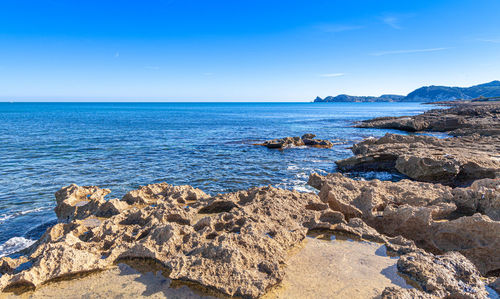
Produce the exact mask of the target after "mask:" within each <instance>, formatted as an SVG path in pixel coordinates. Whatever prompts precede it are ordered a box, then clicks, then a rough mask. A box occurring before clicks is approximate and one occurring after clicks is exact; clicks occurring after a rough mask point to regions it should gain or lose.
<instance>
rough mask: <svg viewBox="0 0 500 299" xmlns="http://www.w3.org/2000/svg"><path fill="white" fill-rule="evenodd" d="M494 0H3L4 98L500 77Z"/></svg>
mask: <svg viewBox="0 0 500 299" xmlns="http://www.w3.org/2000/svg"><path fill="white" fill-rule="evenodd" d="M499 14H500V1H498V0H490V1H483V0H476V1H464V0H454V1H451V0H450V1H448V0H446V1H438V0H435V1H425V0H422V1H401V0H399V1H346V0H343V1H326V0H321V1H319V0H318V1H313V0H309V1H294V0H288V1H270V0H267V1H261V0H252V1H250V0H249V1H245V0H231V1H193V0H183V1H177V0H157V1H153V0H143V1H126V0H122V1H106V0H100V1H94V0H87V1H76V0H75V1H70V0H67V1H62V0H50V1H49V0H37V1H25V0H0V100H1V101H100V100H102V101H310V100H312V99H314V98H315V97H316V96H322V97H323V96H327V95H337V94H340V93H348V94H353V95H380V94H382V93H396V94H407V93H408V92H410V91H412V90H413V89H415V88H418V87H420V86H423V85H453V86H469V85H474V84H478V83H483V82H489V81H492V80H497V79H500V17H499Z"/></svg>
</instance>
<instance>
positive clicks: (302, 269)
mask: <svg viewBox="0 0 500 299" xmlns="http://www.w3.org/2000/svg"><path fill="white" fill-rule="evenodd" d="M396 263H397V258H394V257H389V256H387V252H386V248H385V245H383V244H378V243H374V242H367V241H355V240H351V239H347V240H345V239H335V238H333V239H332V240H331V241H325V240H321V239H317V238H307V239H306V241H305V244H304V246H303V248H302V249H301V250H300V251H299V252H298V253H296V254H294V255H293V256H292V257H291V258H290V259H289V260H288V261H287V265H288V266H287V267H286V268H285V278H284V279H283V281H282V283H281V284H280V285H279V286H278V287H276V288H274V289H273V290H272V291H271V292H270V293H269V294H266V296H264V298H265V299H275V298H360V299H361V298H375V297H377V296H379V295H380V294H381V293H382V291H383V290H384V289H385V288H386V287H396V286H398V287H402V288H412V286H411V285H409V284H408V283H407V282H406V280H405V279H404V278H403V277H401V276H399V274H398V273H397V266H396Z"/></svg>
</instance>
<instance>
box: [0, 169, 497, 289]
mask: <svg viewBox="0 0 500 299" xmlns="http://www.w3.org/2000/svg"><path fill="white" fill-rule="evenodd" d="M311 182H315V183H314V185H315V186H317V187H321V192H320V196H318V195H316V194H314V193H300V192H296V191H288V190H282V189H277V188H273V187H260V188H252V189H249V190H246V191H238V192H233V193H227V194H219V195H215V196H209V195H207V194H205V193H203V191H201V190H199V189H195V188H192V187H190V186H171V185H168V184H165V183H160V184H153V185H148V186H144V187H140V188H139V189H137V190H133V191H131V192H129V193H127V194H126V195H125V196H124V197H123V198H122V199H121V200H120V199H111V200H106V199H105V198H104V196H105V195H106V194H108V193H109V192H110V191H109V190H107V189H101V188H99V187H95V186H88V187H79V186H77V185H70V186H68V187H64V188H62V189H61V190H59V191H58V192H57V193H56V199H57V207H56V212H57V215H58V217H59V219H60V221H61V222H60V223H58V224H56V225H54V226H53V227H51V228H49V229H48V230H47V232H46V233H45V234H44V235H43V236H42V238H41V239H40V240H39V241H37V242H36V243H35V244H34V245H32V246H31V247H30V248H28V249H26V250H24V251H23V252H21V253H20V257H19V258H16V259H13V258H8V257H5V258H2V259H0V274H3V275H2V276H1V277H0V290H2V291H13V290H20V289H33V288H36V287H37V286H40V285H41V284H44V283H47V282H50V281H53V280H58V279H61V278H69V277H72V276H74V275H81V274H85V273H89V272H93V271H100V270H105V269H108V268H110V267H112V266H113V265H115V264H117V263H119V262H121V261H124V260H130V259H141V260H149V261H150V262H153V263H156V264H157V265H158V266H159V267H160V268H163V269H165V272H166V273H167V275H168V276H169V277H170V278H171V279H174V280H179V281H186V282H190V283H196V284H199V285H201V286H203V287H205V288H208V289H212V290H216V291H217V292H221V293H222V294H225V295H229V296H241V297H244V298H257V297H259V296H261V295H263V294H265V293H266V292H267V290H269V288H270V287H272V286H273V285H276V284H277V283H279V282H280V281H281V280H282V279H283V275H284V273H283V268H284V265H285V264H286V262H287V258H288V256H289V254H288V253H289V251H290V249H292V248H293V247H295V246H296V245H298V244H300V243H301V241H302V240H303V239H304V238H305V236H306V234H308V233H311V232H313V231H329V232H337V233H344V234H349V235H351V236H355V237H358V238H361V239H365V240H372V241H375V242H380V243H384V244H386V246H387V248H388V250H390V251H391V252H393V253H394V254H399V255H402V257H401V259H402V260H403V261H405V262H404V263H403V262H401V263H402V264H401V266H399V263H398V268H400V271H401V272H403V273H406V275H408V276H409V277H411V278H413V279H415V283H417V284H419V285H420V286H421V287H422V289H423V290H424V291H420V290H417V289H414V290H410V291H408V290H397V289H389V290H386V291H385V292H384V294H386V295H387V296H395V295H396V294H400V295H401V294H406V295H408V294H413V295H416V296H420V297H421V298H427V297H429V296H432V295H434V296H448V295H460V296H462V298H482V297H484V294H485V288H484V284H483V283H482V282H481V280H480V279H479V278H480V277H479V272H478V271H477V270H475V268H474V266H473V265H472V264H470V263H469V262H468V261H467V260H466V259H465V258H464V257H463V256H461V255H460V254H458V253H453V254H447V255H444V256H442V257H441V256H434V255H433V254H432V253H428V252H424V251H423V250H422V249H419V248H418V247H417V246H415V244H414V243H413V242H412V241H411V240H408V239H405V238H404V237H402V236H401V235H402V234H403V229H402V228H398V227H399V226H401V227H405V228H411V229H412V230H410V232H409V233H408V234H406V235H407V236H409V237H414V239H415V240H416V241H417V242H419V243H421V241H422V240H421V237H416V236H415V235H414V234H416V233H417V232H420V231H421V230H422V229H426V228H429V229H430V232H426V236H430V237H431V239H430V240H431V241H432V242H433V243H432V244H434V245H435V247H436V248H437V249H442V250H441V251H443V252H444V251H449V250H458V251H459V252H463V253H464V255H465V256H468V257H469V259H471V261H472V262H474V263H475V264H476V265H477V266H478V267H479V269H480V270H481V271H482V272H483V273H484V272H486V271H489V270H494V269H497V268H498V267H499V265H498V257H497V254H498V253H497V252H495V250H494V248H498V245H499V244H498V236H497V238H496V239H495V237H494V236H495V233H493V232H494V231H496V230H498V227H497V225H498V222H497V221H492V220H490V219H489V218H488V217H487V216H481V215H479V214H478V215H475V216H473V217H462V218H459V219H457V221H458V220H460V221H462V222H463V223H460V224H456V225H452V223H453V221H455V220H450V221H445V222H442V223H443V225H444V226H439V225H437V224H436V223H440V222H439V221H438V220H436V219H438V218H439V219H444V218H445V217H447V216H448V215H450V214H452V211H453V210H454V207H455V204H454V202H455V201H456V202H460V203H461V204H462V205H464V206H466V207H467V208H470V209H476V210H481V209H487V208H486V207H490V206H494V205H495V204H496V203H495V200H494V198H495V197H494V196H493V197H491V198H490V199H488V200H489V201H488V202H490V201H491V203H488V204H487V205H483V204H482V202H481V201H482V197H481V194H490V193H488V192H490V191H489V190H490V189H491V188H490V186H492V184H493V183H492V182H485V183H483V184H478V185H477V186H476V188H475V189H474V190H472V189H471V190H469V189H463V190H462V189H461V191H460V196H461V198H459V199H458V198H457V199H456V200H455V197H454V193H453V191H454V189H451V188H449V187H443V186H439V185H432V184H424V183H414V184H421V185H420V186H410V185H411V184H410V182H407V183H405V184H407V185H398V184H400V183H398V184H395V183H391V184H394V185H387V186H385V187H384V186H383V183H381V182H377V181H373V182H355V181H352V180H350V179H346V178H342V176H341V175H335V176H328V177H319V176H313V177H311ZM335 184H338V186H337V187H336V186H335ZM360 184H365V185H363V186H362V185H360ZM370 186H373V187H374V188H371V187H370ZM375 187H381V188H375ZM408 188H409V189H408ZM419 188H422V190H425V191H424V192H418V190H419ZM341 189H342V190H343V191H342V192H345V194H344V193H342V194H341V193H336V190H339V191H340V190H341ZM344 189H345V190H344ZM377 190H381V191H377ZM335 194H337V195H335ZM490 195H491V194H490ZM471 196H472V197H474V198H475V200H476V202H477V203H474V204H468V203H467V204H465V203H464V202H467V200H466V199H465V197H467V198H468V197H471ZM412 209H414V212H411V211H412ZM406 211H410V214H408V213H407V212H406ZM380 217H381V220H377V219H376V218H380ZM391 217H392V218H391ZM405 217H406V218H405ZM362 219H364V220H362ZM463 219H465V220H463ZM365 222H366V223H365ZM367 223H369V224H371V225H372V226H373V227H371V226H369V225H368V224H367ZM412 223H413V224H416V225H417V226H418V225H421V224H424V225H427V226H426V227H423V228H420V227H415V225H413V226H412ZM480 226H481V227H480ZM384 227H386V228H387V229H382V228H384ZM485 228H486V229H485ZM377 230H378V231H377ZM457 230H460V233H459V232H457ZM477 230H480V231H482V230H485V231H486V230H488V231H489V232H490V233H487V232H484V233H478V231H477ZM382 231H387V232H388V235H387V236H386V235H384V234H381V232H382ZM440 233H441V235H439V234H440ZM446 233H448V234H451V236H454V235H453V234H460V235H461V237H462V239H461V241H462V247H460V248H454V247H453V246H454V245H453V242H452V240H451V241H450V240H448V239H447V237H446V236H447V235H446ZM473 233H474V234H475V236H474V237H473V236H472V234H473ZM403 235H404V234H403ZM435 236H440V237H435ZM452 239H453V238H452ZM443 240H445V241H446V242H443ZM466 241H470V243H466ZM476 241H477V242H479V241H481V243H477V242H476ZM474 242H476V243H474ZM494 242H497V243H494ZM464 246H465V247H464ZM495 246H496V247H495ZM455 247H456V246H455ZM436 248H434V249H436ZM436 253H437V252H436ZM485 255H489V261H486V260H485V257H484V256H485ZM414 256H415V258H417V257H418V259H419V261H420V260H422V261H421V262H418V263H417V264H413V263H411V262H412V261H413V260H412V258H413V257H414ZM435 261H438V262H435ZM431 262H434V263H437V264H438V265H441V266H440V267H439V268H436V269H434V268H435V267H434V268H433V267H432V266H431V265H429V263H431ZM418 267H420V268H422V269H424V270H425V269H429V268H433V269H432V271H431V270H428V271H427V270H425V271H420V270H419V269H420V268H418ZM434 281H440V282H441V283H440V284H439V285H436V284H435V283H434ZM429 286H434V288H430V287H429ZM459 288H461V289H459ZM387 296H386V297H387ZM394 298H395V297H394ZM398 298H400V297H398Z"/></svg>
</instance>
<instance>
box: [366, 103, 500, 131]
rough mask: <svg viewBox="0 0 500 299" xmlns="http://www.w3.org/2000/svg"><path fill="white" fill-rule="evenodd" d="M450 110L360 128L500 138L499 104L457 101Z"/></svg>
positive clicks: (385, 119)
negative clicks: (499, 136)
mask: <svg viewBox="0 0 500 299" xmlns="http://www.w3.org/2000/svg"><path fill="white" fill-rule="evenodd" d="M450 105H452V106H453V107H451V108H448V109H433V110H429V111H426V112H424V113H422V114H419V115H415V116H401V117H380V118H374V119H370V120H365V121H362V122H360V123H359V124H357V125H356V127H358V128H380V129H396V130H401V131H408V132H418V131H433V132H447V133H449V134H450V135H452V136H466V135H472V134H479V135H482V136H498V135H500V102H474V103H470V102H464V103H461V102H455V103H453V104H451V103H450Z"/></svg>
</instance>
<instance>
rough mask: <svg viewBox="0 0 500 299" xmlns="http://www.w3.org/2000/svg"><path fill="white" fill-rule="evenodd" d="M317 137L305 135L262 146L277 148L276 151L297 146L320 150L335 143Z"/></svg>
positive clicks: (276, 140)
mask: <svg viewBox="0 0 500 299" xmlns="http://www.w3.org/2000/svg"><path fill="white" fill-rule="evenodd" d="M315 137H316V135H314V134H310V133H308V134H304V135H302V137H298V136H297V137H285V138H280V139H273V140H268V141H265V142H264V143H262V144H257V145H263V146H265V147H267V148H276V149H285V148H290V147H297V146H310V147H319V148H331V147H332V146H333V143H332V142H331V141H328V140H323V139H315Z"/></svg>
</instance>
